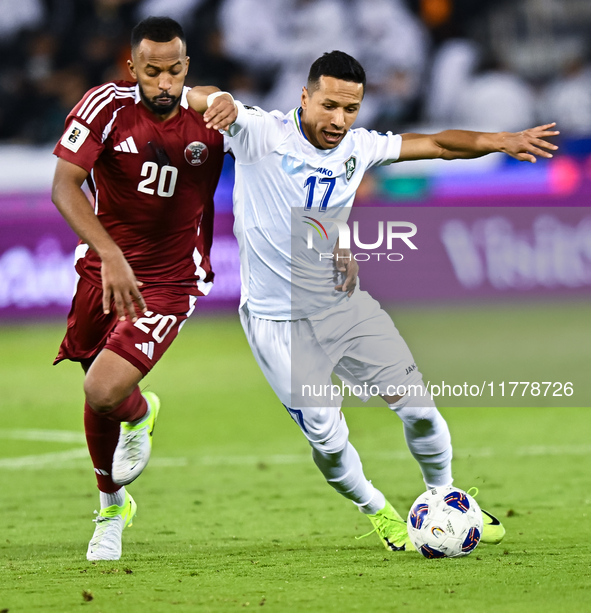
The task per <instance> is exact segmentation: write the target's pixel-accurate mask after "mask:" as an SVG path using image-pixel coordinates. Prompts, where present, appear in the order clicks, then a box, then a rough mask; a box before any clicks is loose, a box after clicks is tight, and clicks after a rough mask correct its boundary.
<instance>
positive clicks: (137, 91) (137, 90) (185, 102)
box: [135, 83, 191, 109]
mask: <svg viewBox="0 0 591 613" xmlns="http://www.w3.org/2000/svg"><path fill="white" fill-rule="evenodd" d="M190 89H191V88H190V87H186V86H185V87H183V93H182V95H181V106H182V107H183V108H184V109H188V108H189V101H188V100H187V94H188V93H189V90H190ZM141 100H142V97H141V95H140V86H139V83H138V84H137V85H136V86H135V103H136V104H137V103H138V102H141Z"/></svg>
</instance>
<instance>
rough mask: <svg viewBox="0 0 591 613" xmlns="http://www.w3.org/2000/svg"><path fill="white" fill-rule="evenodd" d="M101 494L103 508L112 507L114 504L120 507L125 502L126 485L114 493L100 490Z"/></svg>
mask: <svg viewBox="0 0 591 613" xmlns="http://www.w3.org/2000/svg"><path fill="white" fill-rule="evenodd" d="M100 495H101V509H105V508H106V507H110V506H112V505H114V504H116V505H117V506H118V507H120V506H122V505H123V503H124V502H125V488H124V487H122V488H120V489H118V490H117V491H116V492H113V493H112V494H107V492H100Z"/></svg>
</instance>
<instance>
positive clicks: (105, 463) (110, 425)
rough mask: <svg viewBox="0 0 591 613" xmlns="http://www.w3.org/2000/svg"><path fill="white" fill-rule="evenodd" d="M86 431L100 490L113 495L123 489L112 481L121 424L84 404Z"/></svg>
mask: <svg viewBox="0 0 591 613" xmlns="http://www.w3.org/2000/svg"><path fill="white" fill-rule="evenodd" d="M84 430H85V432H86V442H87V444H88V451H89V452H90V457H91V458H92V463H93V465H94V472H95V473H96V480H97V482H98V488H99V490H100V491H101V492H105V493H107V494H112V493H113V492H116V491H117V490H118V489H119V488H120V487H121V486H120V485H117V484H116V483H114V482H113V480H112V479H111V466H112V465H113V455H114V454H115V448H116V447H117V441H118V440H119V424H118V423H117V422H116V421H113V420H111V419H107V418H106V417H105V416H104V415H101V414H100V413H97V412H96V411H93V410H92V409H91V408H90V406H89V405H88V403H84Z"/></svg>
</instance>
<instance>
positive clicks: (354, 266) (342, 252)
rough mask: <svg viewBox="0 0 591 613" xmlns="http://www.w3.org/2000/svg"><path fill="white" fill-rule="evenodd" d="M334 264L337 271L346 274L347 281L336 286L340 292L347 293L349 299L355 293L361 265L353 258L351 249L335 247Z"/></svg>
mask: <svg viewBox="0 0 591 613" xmlns="http://www.w3.org/2000/svg"><path fill="white" fill-rule="evenodd" d="M333 255H334V264H335V267H336V269H337V270H338V271H339V272H341V273H346V275H347V276H346V278H345V280H344V281H343V282H342V283H341V284H340V285H337V286H335V289H336V290H337V291H338V292H347V295H348V296H349V298H350V297H351V296H352V295H353V292H354V291H355V286H356V285H357V277H358V275H359V264H358V263H357V260H356V259H355V258H354V257H353V255H352V253H351V250H350V249H341V248H340V247H339V246H337V247H335V249H334V251H333Z"/></svg>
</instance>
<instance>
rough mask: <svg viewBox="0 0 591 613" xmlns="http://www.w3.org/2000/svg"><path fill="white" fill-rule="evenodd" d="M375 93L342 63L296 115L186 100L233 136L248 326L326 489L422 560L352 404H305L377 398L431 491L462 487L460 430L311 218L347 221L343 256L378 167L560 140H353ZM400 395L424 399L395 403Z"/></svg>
mask: <svg viewBox="0 0 591 613" xmlns="http://www.w3.org/2000/svg"><path fill="white" fill-rule="evenodd" d="M364 89H365V73H364V71H363V68H362V67H361V65H360V64H359V63H358V62H357V61H356V60H355V59H354V58H352V57H350V56H349V55H347V54H345V53H343V52H340V51H333V52H331V53H326V54H324V55H323V56H322V57H321V58H319V59H318V60H316V61H315V62H314V64H313V65H312V67H311V69H310V74H309V77H308V82H307V86H306V87H304V89H303V93H302V99H301V106H300V107H299V108H296V109H294V110H292V111H291V112H289V113H287V114H283V113H281V112H278V111H274V112H272V113H267V112H265V111H263V110H262V109H260V108H252V107H247V106H244V105H243V104H241V103H240V102H234V100H233V98H232V97H231V96H230V95H229V94H228V93H225V92H219V91H217V90H216V89H215V88H207V87H199V88H194V89H193V90H191V92H189V95H188V100H189V104H190V106H191V107H192V108H194V109H195V110H197V111H199V112H202V113H204V119H205V121H206V122H207V125H208V127H210V128H212V129H220V130H224V131H225V133H226V135H227V138H228V143H229V147H230V148H231V150H232V152H233V155H234V157H235V158H236V185H235V188H234V214H235V218H236V221H235V233H236V237H237V238H238V242H239V246H240V261H241V274H242V300H241V307H240V317H241V320H242V324H243V327H244V330H245V332H246V335H247V337H248V341H249V343H250V346H251V348H252V351H253V353H254V356H255V358H256V360H257V362H258V363H259V365H260V367H261V369H262V370H263V372H264V374H265V376H266V378H267V380H268V381H269V383H270V385H271V387H272V388H273V390H274V391H275V393H276V394H277V396H278V397H279V399H280V401H281V402H282V403H283V405H284V406H285V407H286V409H287V410H288V411H289V413H290V414H291V416H292V417H293V419H294V421H295V422H296V423H297V424H298V425H299V426H300V428H301V430H302V432H303V433H304V434H305V436H306V438H307V439H308V441H309V443H310V445H311V446H312V456H313V459H314V461H315V463H316V465H317V466H318V468H319V469H320V470H321V471H322V473H323V475H324V476H325V478H326V480H327V481H328V483H329V484H330V485H331V486H332V487H333V488H334V489H336V490H337V491H338V492H339V493H340V494H342V495H343V496H345V497H346V498H348V499H349V500H351V501H352V502H354V503H355V504H356V505H357V506H358V508H359V510H360V511H361V512H362V513H365V514H366V515H367V516H368V518H369V519H370V520H371V522H372V524H373V526H374V530H375V531H376V532H377V533H378V535H379V536H380V537H381V539H382V542H383V544H384V545H385V547H386V548H388V549H391V550H394V551H401V550H406V551H408V550H410V549H412V548H413V547H412V545H411V544H410V542H409V539H408V534H407V530H406V523H405V521H404V520H403V519H402V517H401V516H400V515H399V514H398V513H397V512H396V510H395V509H394V507H393V506H392V505H391V504H390V503H389V502H388V501H387V500H386V498H385V497H384V495H383V494H382V492H380V491H379V490H378V489H377V488H375V487H374V486H373V485H372V483H371V482H370V481H369V480H368V479H367V478H366V477H365V475H364V473H363V468H362V464H361V461H360V458H359V455H358V454H357V451H356V450H355V448H354V447H353V446H352V445H351V443H350V442H349V432H348V429H347V425H346V422H345V418H344V416H343V414H342V413H341V411H340V402H341V400H342V399H341V398H340V397H339V398H338V402H337V403H336V406H335V402H334V401H331V399H330V398H328V397H321V398H318V397H305V394H304V391H303V390H304V388H303V386H305V385H314V384H328V385H330V383H331V379H330V376H331V373H332V372H335V373H336V374H337V375H338V376H339V377H340V378H341V379H342V380H343V381H344V382H346V383H349V384H354V383H361V384H364V383H367V384H368V386H377V388H378V389H379V391H380V394H379V395H381V396H382V398H383V399H384V400H385V402H386V403H387V404H388V406H389V407H390V409H392V410H393V411H394V412H395V413H396V414H397V415H398V417H400V419H401V420H402V422H403V426H404V434H405V438H406V441H407V444H408V447H409V449H410V451H411V453H412V455H413V456H414V458H415V459H416V460H417V462H418V463H419V466H420V468H421V471H422V474H423V478H424V480H425V483H426V485H427V487H428V488H434V487H439V486H446V485H449V484H451V483H452V470H451V459H452V447H451V439H450V434H449V430H448V427H447V424H446V422H445V420H444V419H443V417H442V416H441V414H440V413H439V411H438V410H437V408H436V407H435V404H434V402H433V400H432V399H431V396H430V395H429V393H428V392H427V390H426V389H425V387H424V384H423V382H422V375H421V373H420V371H419V370H418V369H417V368H416V366H415V362H414V359H413V357H412V355H411V353H410V351H409V349H408V347H407V345H406V343H405V342H404V340H403V339H402V338H401V336H400V334H399V333H398V331H397V330H396V328H395V326H394V324H393V322H392V320H391V319H390V317H389V316H388V315H387V314H386V313H385V311H383V310H382V309H381V308H380V305H379V304H378V303H377V302H376V301H375V300H373V298H371V296H369V295H368V294H367V293H366V292H362V291H355V292H354V293H353V294H352V295H351V293H350V292H347V291H339V290H337V289H336V288H335V281H334V270H333V262H331V261H330V260H322V261H319V258H318V257H317V256H318V252H317V251H314V250H310V249H306V232H305V229H306V226H305V224H304V223H302V216H303V215H305V214H306V213H307V214H308V215H310V214H311V213H310V211H311V210H312V207H313V210H314V213H313V214H314V217H315V218H317V219H318V220H319V221H320V222H322V220H323V219H324V220H327V221H328V220H337V222H336V223H335V222H334V221H333V223H327V224H325V229H326V231H327V237H328V238H329V241H330V243H331V246H332V244H334V243H336V240H337V232H336V226H337V225H338V222H339V221H342V222H346V221H347V218H348V216H349V213H350V210H351V206H352V204H353V199H354V197H355V192H356V190H357V188H358V186H359V183H360V181H361V178H362V176H363V174H364V172H365V171H366V170H367V169H369V168H371V167H372V166H377V165H382V164H390V163H393V162H401V161H406V160H419V159H432V158H443V159H458V158H466V159H467V158H476V157H479V156H482V155H486V154H488V153H493V152H497V151H502V152H505V153H507V154H509V155H511V156H513V157H515V158H517V159H518V160H524V161H530V162H535V161H536V156H540V157H546V158H548V157H552V154H551V153H550V152H549V151H548V150H554V149H556V146H555V145H552V144H550V143H549V142H547V141H546V140H544V139H545V138H546V137H549V136H554V135H556V134H558V132H556V131H553V130H552V127H553V125H554V124H549V125H545V126H540V127H537V128H532V129H529V130H525V131H523V132H520V133H515V134H514V133H506V132H503V133H481V132H468V131H463V130H448V131H444V132H441V133H439V134H434V135H422V134H402V135H393V134H391V133H388V134H381V133H377V132H373V131H368V130H365V129H362V128H357V129H351V126H352V124H353V122H354V121H355V118H356V116H357V113H358V112H359V107H360V105H361V103H362V100H363V94H364ZM298 215H299V217H298ZM331 250H332V249H331ZM325 251H328V250H325ZM341 289H347V288H345V287H341ZM390 385H395V386H397V389H400V388H399V387H398V386H400V385H402V386H405V389H408V386H409V385H414V386H417V387H415V388H412V389H414V390H417V389H418V390H419V391H418V392H416V391H415V393H413V394H411V393H406V394H404V395H402V396H400V395H394V396H391V395H388V394H387V392H386V390H387V388H388V386H390ZM390 389H392V388H390ZM483 514H484V517H483V519H484V524H485V526H484V531H483V535H482V542H489V543H498V542H500V540H501V539H502V538H503V536H504V532H505V530H504V528H503V526H502V525H501V524H500V522H499V521H498V520H497V519H496V518H494V517H493V516H491V515H490V514H488V513H485V512H483Z"/></svg>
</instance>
